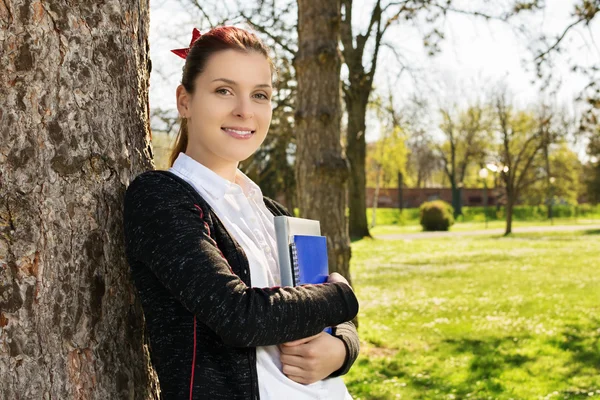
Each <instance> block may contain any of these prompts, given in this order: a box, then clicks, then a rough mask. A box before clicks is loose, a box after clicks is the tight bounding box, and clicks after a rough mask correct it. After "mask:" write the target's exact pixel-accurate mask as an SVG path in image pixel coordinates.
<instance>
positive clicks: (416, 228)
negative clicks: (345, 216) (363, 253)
mask: <svg viewBox="0 0 600 400" xmlns="http://www.w3.org/2000/svg"><path fill="white" fill-rule="evenodd" d="M594 224H600V218H596V219H593V218H587V219H584V218H579V219H574V218H555V219H554V225H555V226H561V225H594ZM512 226H513V229H515V228H517V229H518V228H520V227H526V226H552V225H551V224H550V221H513V224H512ZM505 227H506V222H505V221H489V222H488V227H487V229H505ZM485 229H486V227H485V222H458V223H456V224H454V225H452V226H451V227H450V232H464V231H478V230H485ZM422 230H423V228H422V227H421V225H419V221H417V220H414V221H410V223H408V224H406V225H378V226H376V227H374V228H371V229H370V232H371V234H372V235H374V236H377V235H388V234H396V233H414V232H421V231H422Z"/></svg>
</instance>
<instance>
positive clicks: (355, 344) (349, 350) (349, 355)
mask: <svg viewBox="0 0 600 400" xmlns="http://www.w3.org/2000/svg"><path fill="white" fill-rule="evenodd" d="M332 333H333V336H335V337H336V338H338V339H340V340H341V341H342V342H344V347H345V348H346V359H345V360H344V364H342V366H341V367H340V369H338V370H337V371H335V372H332V373H331V374H330V375H329V376H328V377H327V378H333V377H336V376H341V375H345V374H347V373H348V371H350V368H351V367H352V365H353V364H354V362H355V361H356V359H357V358H358V353H359V351H360V341H359V339H358V332H357V330H356V326H354V324H353V323H352V322H351V321H348V322H344V323H343V324H339V325H337V326H335V327H334V331H333V332H332Z"/></svg>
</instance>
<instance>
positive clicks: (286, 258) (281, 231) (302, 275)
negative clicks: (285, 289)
mask: <svg viewBox="0 0 600 400" xmlns="http://www.w3.org/2000/svg"><path fill="white" fill-rule="evenodd" d="M275 235H276V237H277V251H278V255H279V269H280V274H281V286H298V285H306V284H318V283H325V282H327V277H328V276H329V264H328V259H327V238H326V237H325V236H321V225H320V223H319V221H316V220H312V219H306V218H295V217H288V216H277V217H275ZM325 331H326V332H327V333H329V334H331V328H329V327H328V328H326V329H325Z"/></svg>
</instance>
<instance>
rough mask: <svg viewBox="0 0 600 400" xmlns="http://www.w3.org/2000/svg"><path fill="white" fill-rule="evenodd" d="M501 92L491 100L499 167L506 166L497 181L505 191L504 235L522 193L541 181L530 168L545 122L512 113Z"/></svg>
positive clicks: (540, 173) (538, 173)
mask: <svg viewBox="0 0 600 400" xmlns="http://www.w3.org/2000/svg"><path fill="white" fill-rule="evenodd" d="M507 96H508V95H507V94H506V93H505V92H503V93H500V94H498V95H497V96H496V99H495V100H494V102H495V104H494V106H495V113H496V117H497V124H498V128H497V130H498V132H499V138H498V142H499V157H500V160H499V161H500V163H501V164H502V165H504V166H506V168H507V169H506V170H505V171H504V170H503V171H502V172H501V178H502V180H503V183H504V187H505V190H506V229H505V235H508V234H510V233H511V232H512V217H513V208H514V205H515V204H516V202H517V199H518V198H519V195H521V193H522V191H523V190H524V189H525V188H527V187H529V186H531V185H532V184H534V183H535V182H537V181H538V180H540V179H543V177H544V174H543V171H541V170H540V169H539V168H533V167H534V165H535V162H536V161H537V160H538V157H539V156H540V152H541V150H542V148H543V146H544V143H545V142H544V139H545V132H544V130H545V129H546V128H547V124H548V123H549V120H548V119H547V118H539V119H537V120H536V116H535V115H534V114H533V113H531V112H526V111H519V110H515V109H514V107H513V106H512V105H511V104H510V103H509V101H508V100H507Z"/></svg>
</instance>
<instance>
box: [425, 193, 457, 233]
mask: <svg viewBox="0 0 600 400" xmlns="http://www.w3.org/2000/svg"><path fill="white" fill-rule="evenodd" d="M420 212H421V226H422V227H423V230H425V231H447V230H448V229H450V226H451V225H453V224H454V217H453V214H454V209H453V208H452V206H451V205H450V204H448V203H446V202H445V201H442V200H435V201H429V202H427V203H423V204H422V205H421V208H420Z"/></svg>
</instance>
